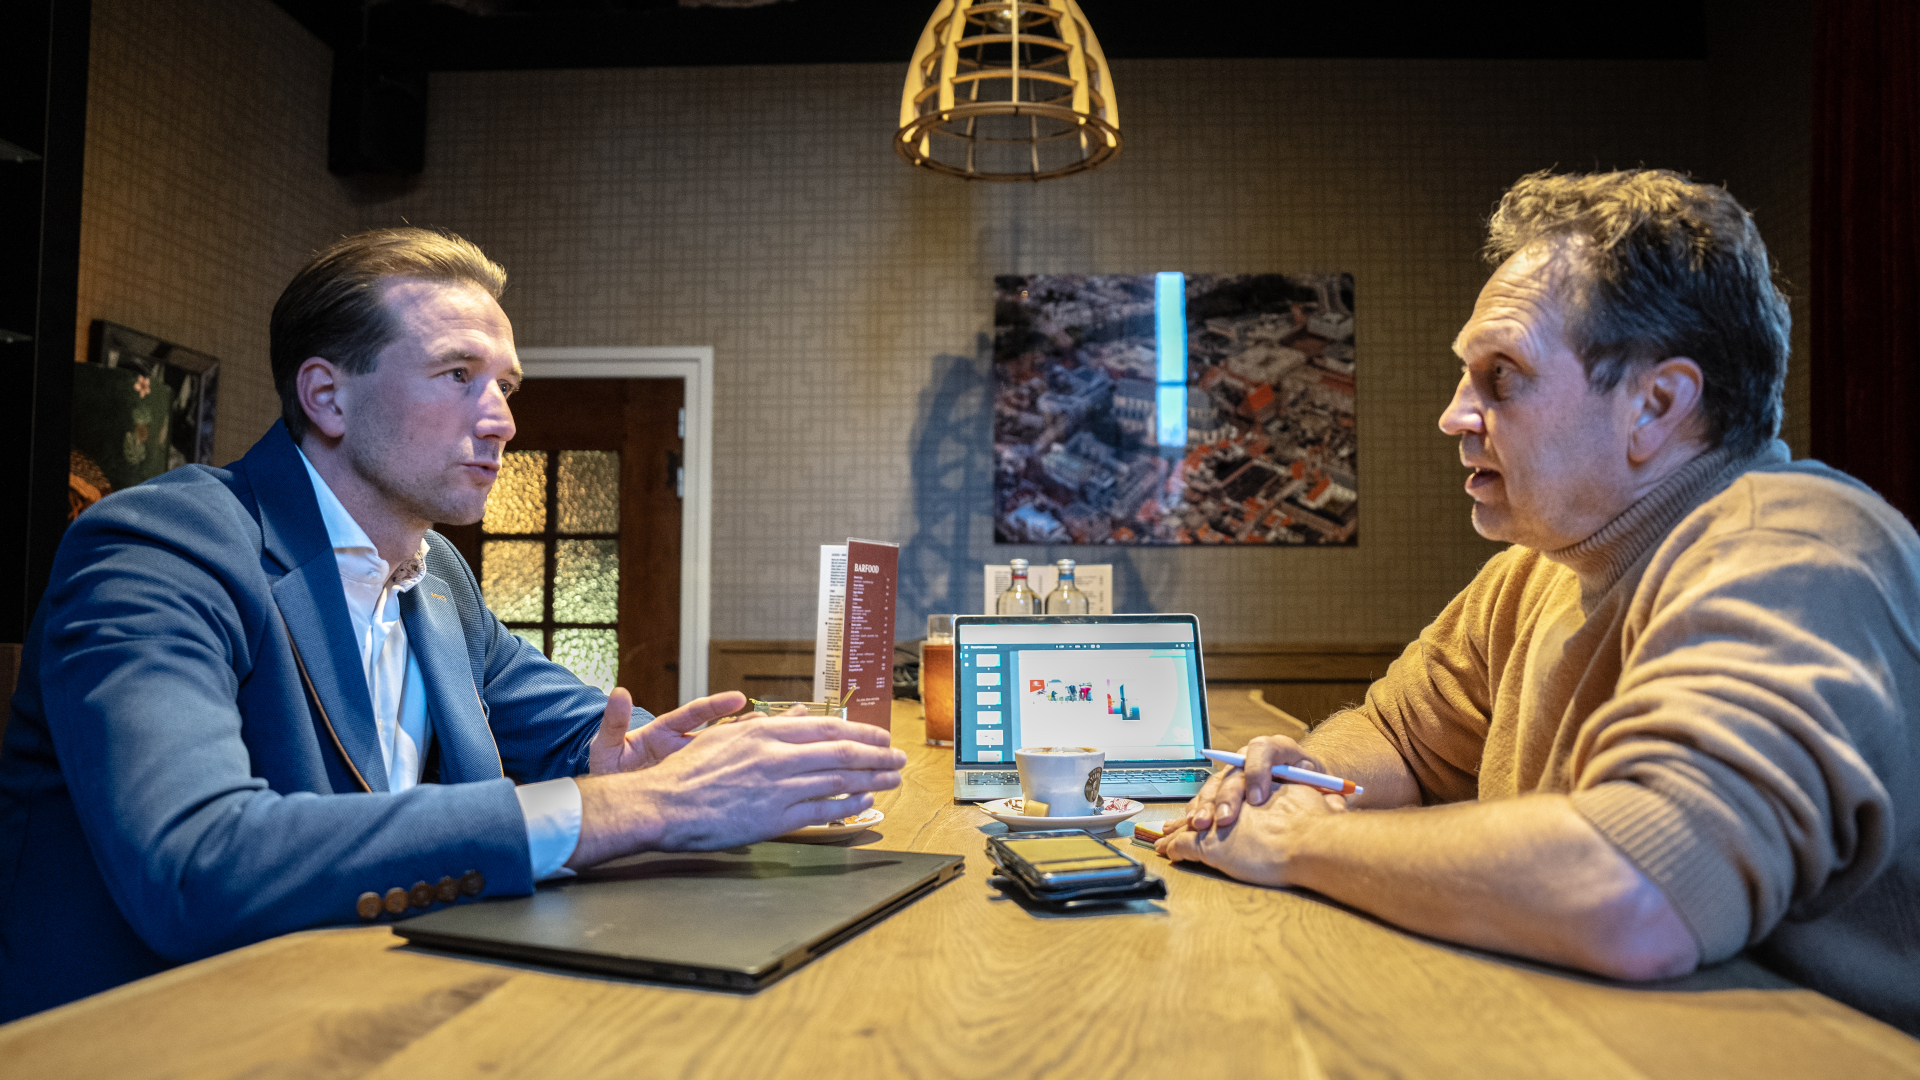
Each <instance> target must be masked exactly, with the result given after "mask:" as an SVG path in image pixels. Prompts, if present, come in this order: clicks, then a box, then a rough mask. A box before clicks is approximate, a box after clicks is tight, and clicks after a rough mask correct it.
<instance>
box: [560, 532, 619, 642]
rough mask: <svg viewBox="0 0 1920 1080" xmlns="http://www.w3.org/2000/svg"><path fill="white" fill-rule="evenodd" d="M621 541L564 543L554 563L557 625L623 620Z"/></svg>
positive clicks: (564, 541) (561, 544)
mask: <svg viewBox="0 0 1920 1080" xmlns="http://www.w3.org/2000/svg"><path fill="white" fill-rule="evenodd" d="M619 548H620V541H618V540H562V541H560V547H559V549H558V550H557V551H556V552H555V553H554V554H555V556H556V557H555V559H554V562H553V621H554V622H618V621H619V620H620V550H619Z"/></svg>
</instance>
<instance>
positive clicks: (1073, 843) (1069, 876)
mask: <svg viewBox="0 0 1920 1080" xmlns="http://www.w3.org/2000/svg"><path fill="white" fill-rule="evenodd" d="M987 857H988V858H990V859H992V860H993V861H994V863H995V864H996V865H998V866H999V867H1000V869H1002V870H1004V871H1006V872H1007V873H1008V874H1011V875H1012V876H1013V877H1015V878H1016V879H1018V880H1019V881H1020V882H1021V883H1022V884H1024V885H1025V886H1026V887H1027V888H1029V889H1031V890H1033V891H1035V892H1041V893H1054V892H1062V891H1066V890H1072V889H1086V888H1097V887H1111V886H1124V885H1132V884H1134V883H1136V882H1138V881H1140V880H1141V878H1143V877H1145V876H1146V872H1147V868H1146V867H1145V866H1143V865H1142V864H1141V863H1140V862H1139V860H1137V859H1135V858H1134V857H1133V856H1131V855H1128V854H1127V853H1126V852H1124V851H1121V850H1120V849H1119V848H1116V847H1114V846H1113V845H1112V844H1109V843H1107V842H1106V841H1104V840H1100V839H1098V838H1096V837H1095V836H1094V835H1093V834H1092V833H1089V832H1088V831H1087V830H1085V829H1047V830H1042V831H1039V832H1028V833H1018V834H1015V835H1012V836H993V837H988V838H987Z"/></svg>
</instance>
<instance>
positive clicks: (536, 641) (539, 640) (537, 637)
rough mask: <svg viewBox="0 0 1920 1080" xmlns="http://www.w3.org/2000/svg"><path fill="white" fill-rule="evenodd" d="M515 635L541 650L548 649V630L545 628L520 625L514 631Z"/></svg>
mask: <svg viewBox="0 0 1920 1080" xmlns="http://www.w3.org/2000/svg"><path fill="white" fill-rule="evenodd" d="M513 636H515V637H517V638H519V639H521V640H522V641H525V642H526V643H527V644H529V645H532V646H533V647H534V648H536V649H539V650H540V651H541V652H546V651H547V632H546V631H545V630H528V629H526V628H525V627H519V628H516V629H515V630H514V631H513Z"/></svg>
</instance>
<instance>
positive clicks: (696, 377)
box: [520, 345, 713, 705]
mask: <svg viewBox="0 0 1920 1080" xmlns="http://www.w3.org/2000/svg"><path fill="white" fill-rule="evenodd" d="M520 366H521V368H522V369H524V370H525V372H526V374H527V377H528V378H539V379H679V380H681V382H682V383H684V384H685V386H686V396H685V398H684V399H683V400H684V401H685V402H686V405H685V408H686V410H687V434H686V438H685V440H684V442H685V448H684V452H683V454H682V457H683V459H684V466H683V467H684V468H685V469H686V470H687V472H686V494H685V496H684V498H683V499H682V500H681V503H680V704H683V705H684V704H685V703H687V702H688V701H691V700H693V699H694V698H697V697H700V696H702V695H704V694H705V693H706V692H707V643H708V638H709V637H710V636H711V634H712V616H713V579H712V566H713V558H712V556H713V347H712V346H710V345H671V346H613V347H595V348H531V349H521V350H520Z"/></svg>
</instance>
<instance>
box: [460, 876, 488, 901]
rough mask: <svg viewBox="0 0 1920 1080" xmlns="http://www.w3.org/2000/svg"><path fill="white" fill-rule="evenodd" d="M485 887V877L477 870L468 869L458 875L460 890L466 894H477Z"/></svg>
mask: <svg viewBox="0 0 1920 1080" xmlns="http://www.w3.org/2000/svg"><path fill="white" fill-rule="evenodd" d="M486 887H487V879H486V877H485V876H484V875H483V874H481V873H480V871H478V870H469V871H467V872H466V873H464V874H461V875H460V891H461V892H463V893H465V894H467V895H468V896H479V895H480V894H481V893H482V892H484V891H485V890H486Z"/></svg>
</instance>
